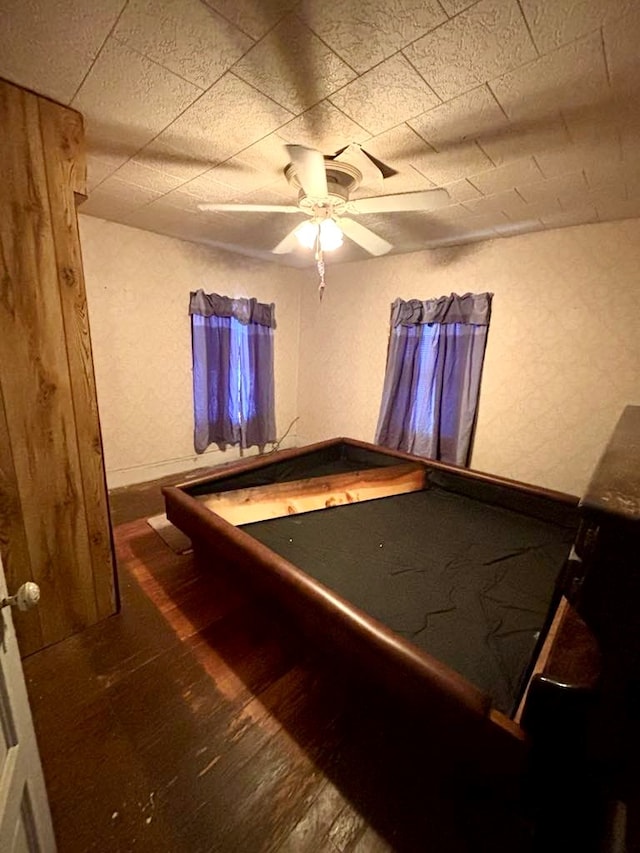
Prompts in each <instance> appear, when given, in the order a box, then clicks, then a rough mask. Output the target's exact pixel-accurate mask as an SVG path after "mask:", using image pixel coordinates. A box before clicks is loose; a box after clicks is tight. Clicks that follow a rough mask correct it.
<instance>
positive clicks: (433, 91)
mask: <svg viewBox="0 0 640 853" xmlns="http://www.w3.org/2000/svg"><path fill="white" fill-rule="evenodd" d="M398 53H402V56H403V58H404V59H405V61H406V62H408V63H409V65H410V66H411V68H413V70H414V71H415V72H416V74H417V75H418V77H420V79H421V80H424V82H425V85H426V86H427V88H428V89H429V91H430V92H431V93H432V94H433V95H434V97H436V98H437V99H438V101H440V103H439V104H436V106H437V107H439V106H441V105H442V104H443V103H445V102H444V101H443V99H442V97H441V96H440V95H439V94H438V93H437V92H436V90H435V89H434V88H433V86H432V85H431V83H429V81H428V80H427V78H426V77H425V76H424V74H421V73H420V71H418V69H417V68H416V66H415V65H414V64H413V62H412V61H411V60H410V59H409V57H408V56H407V55H406V54H405V53H404V52H403V51H402V50H399V51H398ZM394 56H395V54H394ZM389 58H391V57H389ZM450 100H453V99H450ZM435 108H436V107H435V106H434V107H431V108H430V109H432V110H434V109H435ZM426 112H428V110H426ZM411 118H417V116H411Z"/></svg>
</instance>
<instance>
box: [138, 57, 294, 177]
mask: <svg viewBox="0 0 640 853" xmlns="http://www.w3.org/2000/svg"><path fill="white" fill-rule="evenodd" d="M163 67H164V66H163ZM171 73H173V72H171ZM227 74H232V72H231V71H225V72H224V74H223V75H222V76H221V77H219V78H218V79H217V80H216V82H215V83H212V85H211V86H209V88H208V89H205V90H204V91H202V90H201V92H200V94H199V95H198V97H197V98H195V99H194V100H193V101H191V103H190V104H187V106H186V107H185V108H184V109H183V110H182V112H180V113H178V115H177V116H174V118H172V119H171V121H170V122H169V124H167V125H165V126H164V127H163V128H161V130H159V131H158V133H157V134H156V135H155V136H154V137H153V138H152V139H149V140H148V141H147V142H145V144H144V145H142V146H141V147H140V148H138V149H137V150H136V151H135V152H134V153H133V154H132V155H131V157H129V160H132V159H133V158H134V157H136V156H137V155H138V154H139V153H140V152H141V151H142V150H143V149H144V148H146V147H147V146H148V145H151V144H152V143H153V142H155V141H156V139H158V137H159V136H161V135H162V134H163V133H164V132H165V131H166V130H168V129H169V128H170V127H171V126H172V125H174V124H175V123H176V122H177V121H178V119H179V118H181V117H182V116H183V115H184V114H185V113H186V112H187V110H190V109H191V107H193V106H195V105H196V104H197V103H198V101H199V100H200V99H201V98H203V97H204V96H205V95H206V94H207V93H208V92H209V91H210V90H211V89H212V88H213V86H215V85H217V84H218V83H219V82H220V80H222V79H223V77H225V76H226V75H227ZM233 76H234V77H235V79H236V80H240V82H241V83H243V84H244V85H246V86H250V87H251V88H252V89H254V90H255V91H258V90H257V89H256V87H255V86H251V84H250V83H247V82H246V80H241V79H240V77H238V75H237V74H233ZM259 94H260V95H262V97H268V96H267V95H263V93H262V92H259ZM269 100H270V101H271V102H272V103H274V104H276V106H277V107H279V108H280V109H282V110H285V112H288V113H289V116H290V117H289V118H288V119H287V120H286V121H285V122H283V123H282V124H281V125H278V127H276V128H274V130H272V131H271V133H275V132H276V131H277V130H279V129H280V128H282V127H284V125H285V124H288V123H289V122H290V121H292V120H293V119H294V118H295V116H294V115H293V114H292V113H291V112H290V110H287V109H286V107H283V106H282V104H278V103H277V101H274V100H273V98H269ZM265 136H269V133H266V134H265ZM260 139H264V136H263V137H260ZM259 141H260V140H259V139H257V140H254V142H251V143H249V145H247V146H246V148H249V147H250V146H251V145H254V144H255V142H259ZM241 150H242V151H244V150H245V148H243V149H241ZM237 153H238V152H236V153H234V154H232V155H231V156H230V157H227V158H226V160H218V161H217V162H215V163H212V165H211V169H213V168H215V167H216V166H220V165H221V164H222V163H226V162H227V160H231V159H232V158H233V157H235V156H237ZM214 159H215V158H214ZM126 162H129V161H128V160H127V161H126ZM122 165H123V166H124V163H123V164H122ZM208 171H210V169H204V170H203V171H202V172H200V175H203V174H204V173H205V172H208ZM200 175H197V176H196V177H199V176H200ZM189 180H193V178H190V179H189ZM184 183H188V181H184ZM180 186H182V184H180ZM178 188H179V187H175V189H178Z"/></svg>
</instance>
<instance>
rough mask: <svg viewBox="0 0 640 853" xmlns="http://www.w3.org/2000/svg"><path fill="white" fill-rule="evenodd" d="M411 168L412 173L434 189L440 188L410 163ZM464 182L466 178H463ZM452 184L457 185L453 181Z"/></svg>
mask: <svg viewBox="0 0 640 853" xmlns="http://www.w3.org/2000/svg"><path fill="white" fill-rule="evenodd" d="M409 168H410V169H411V170H412V171H414V172H415V173H416V174H417V175H419V176H420V177H421V178H422V179H423V180H425V181H429V183H430V184H431V185H432V186H433V187H434V189H437V188H438V184H436V183H434V181H432V180H431V178H428V177H427V176H426V175H423V174H422V172H421V171H420V170H419V169H416V167H415V166H414V165H413V163H409ZM463 180H464V178H463ZM451 183H455V182H454V181H452V182H451ZM449 198H451V196H449Z"/></svg>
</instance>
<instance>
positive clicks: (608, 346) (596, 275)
mask: <svg viewBox="0 0 640 853" xmlns="http://www.w3.org/2000/svg"><path fill="white" fill-rule="evenodd" d="M484 290H489V291H493V292H494V293H495V298H494V301H493V318H492V323H491V327H490V330H489V339H488V345H487V352H486V358H485V367H484V376H483V382H482V388H481V394H480V411H479V418H478V425H477V432H476V441H475V447H474V453H473V458H472V467H474V468H477V469H479V470H483V471H489V472H492V473H495V474H500V475H503V476H506V477H513V478H515V479H520V480H524V481H527V482H531V483H536V484H539V485H542V486H547V487H550V488H555V489H560V490H564V491H568V492H571V493H575V494H580V493H581V492H582V491H583V490H584V487H585V485H586V483H587V480H588V477H589V476H590V473H591V471H592V470H593V467H594V465H595V463H596V461H597V459H598V457H599V455H600V453H601V451H602V450H603V448H604V445H605V443H606V441H607V440H608V437H609V435H610V432H611V430H612V428H613V426H614V424H615V422H616V420H617V418H618V416H619V414H620V412H621V411H622V408H623V407H624V406H625V405H626V404H627V403H640V220H627V221H622V222H614V223H604V224H596V225H585V226H579V227H575V228H565V229H562V230H557V231H552V232H544V233H536V234H527V235H523V236H518V237H512V238H509V239H503V240H495V241H492V242H486V243H478V244H473V245H468V246H461V247H456V248H452V249H447V250H437V251H433V252H420V253H415V254H411V255H396V256H394V257H389V258H378V259H375V260H371V261H364V262H358V263H351V264H344V265H342V266H336V265H335V264H334V265H332V264H331V261H330V260H329V261H328V263H327V290H326V292H325V296H324V300H323V302H322V304H318V299H317V295H316V291H315V286H314V284H312V283H310V282H309V283H307V284H304V285H303V288H302V302H301V322H300V341H301V347H300V368H299V403H298V409H299V412H300V415H301V419H300V422H299V424H298V438H299V442H300V443H303V442H306V441H315V440H319V439H323V438H327V437H329V436H335V435H348V436H353V437H355V438H361V439H365V440H369V441H371V440H373V436H374V433H375V427H376V422H377V417H378V410H379V405H380V397H381V392H382V382H383V376H384V368H385V359H386V348H387V336H388V321H389V307H390V303H391V302H392V301H393V300H394V299H395V298H396V297H398V296H399V297H402V298H404V299H410V298H419V299H426V298H430V297H437V296H441V295H445V294H449V293H450V292H452V291H455V292H457V293H460V294H462V293H465V292H467V291H475V292H479V291H484Z"/></svg>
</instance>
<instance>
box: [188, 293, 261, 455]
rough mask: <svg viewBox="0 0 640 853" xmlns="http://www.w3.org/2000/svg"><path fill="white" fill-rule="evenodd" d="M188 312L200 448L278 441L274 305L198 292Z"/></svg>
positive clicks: (199, 451) (197, 449)
mask: <svg viewBox="0 0 640 853" xmlns="http://www.w3.org/2000/svg"><path fill="white" fill-rule="evenodd" d="M189 314H190V315H191V336H192V346H193V403H194V415H195V429H194V444H195V449H196V452H197V453H203V452H204V451H205V450H206V448H207V447H208V446H209V445H210V444H216V445H217V446H218V447H219V448H220V449H221V450H224V449H225V448H226V447H227V446H228V445H239V446H240V447H251V446H252V445H259V446H261V447H262V446H264V445H265V444H268V443H269V442H272V441H275V440H276V424H275V407H274V380H273V330H274V329H275V325H276V323H275V306H274V305H273V304H271V305H265V304H263V303H260V302H258V301H257V300H255V299H231V298H229V297H226V296H219V295H218V294H217V293H211V294H206V293H204V292H203V291H202V290H199V291H197V292H196V293H192V294H191V301H190V305H189Z"/></svg>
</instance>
